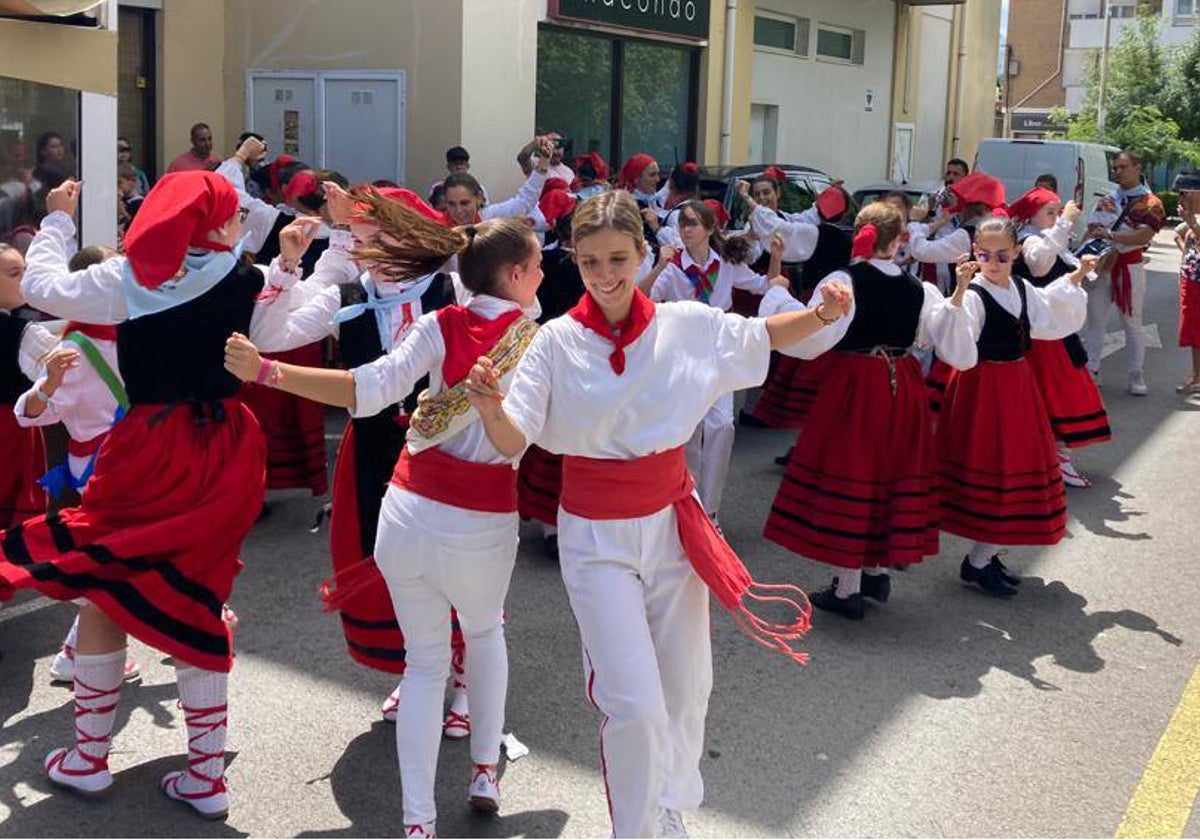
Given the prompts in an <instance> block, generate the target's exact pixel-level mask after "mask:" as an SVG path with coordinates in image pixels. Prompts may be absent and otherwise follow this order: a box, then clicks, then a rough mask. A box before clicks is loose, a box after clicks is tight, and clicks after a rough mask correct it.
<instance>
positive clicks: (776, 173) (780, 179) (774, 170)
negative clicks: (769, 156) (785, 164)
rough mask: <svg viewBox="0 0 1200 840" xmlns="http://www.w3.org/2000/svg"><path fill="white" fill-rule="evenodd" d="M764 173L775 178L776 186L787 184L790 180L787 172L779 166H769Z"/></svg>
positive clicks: (772, 178)
mask: <svg viewBox="0 0 1200 840" xmlns="http://www.w3.org/2000/svg"><path fill="white" fill-rule="evenodd" d="M763 175H765V176H766V177H768V178H770V179H771V180H773V181H774V182H775V184H776V186H779V185H782V184H786V183H787V180H788V176H787V173H786V172H784V171H783V170H782V169H780V168H779V167H778V166H768V167H767V168H766V169H764V170H763Z"/></svg>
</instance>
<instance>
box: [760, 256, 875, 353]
mask: <svg viewBox="0 0 1200 840" xmlns="http://www.w3.org/2000/svg"><path fill="white" fill-rule="evenodd" d="M849 279H850V276H849V275H848V274H846V273H845V272H843V271H835V272H834V273H833V274H831V275H829V276H828V277H826V278H825V279H824V280H822V281H821V282H820V283H818V284H817V288H816V289H815V290H814V291H813V296H812V299H811V300H810V301H809V304H808V306H805V305H804V304H803V303H801V302H800V301H798V300H796V299H795V298H794V297H792V295H791V293H790V292H788V289H787V286H786V285H785V283H786V282H787V280H786V278H783V277H776V278H772V280H771V284H772V286H773V288H771V289H770V290H769V291H768V292H767V294H766V296H765V297H763V299H762V303H760V304H759V307H758V315H759V317H760V318H766V319H767V323H768V325H770V323H771V319H772V318H777V317H779V316H780V315H782V314H786V315H796V314H811V315H812V316H813V321H812V324H810V326H812V329H810V330H808V331H807V332H804V333H803V334H802V335H800V337H799V338H797V339H795V340H794V341H785V342H783V343H780V344H776V342H775V340H774V339H775V336H774V335H772V342H771V349H772V350H778V351H779V352H780V353H783V354H784V355H785V356H792V357H793V358H797V359H815V358H817V356H820V355H821V354H822V353H824V352H826V351H828V350H830V349H832V348H833V347H834V346H835V345H836V344H837V343H838V342H839V341H841V340H842V339H843V338H845V336H846V331H847V330H848V329H850V324H851V322H852V321H853V320H854V313H855V306H854V298H853V295H849V301H848V303H847V308H846V309H845V310H844V311H842V310H841V309H840V305H839V300H840V298H841V297H842V293H843V290H844V291H845V292H846V293H848V292H849V289H850V286H849V285H848V282H849ZM831 287H832V288H831ZM827 294H828V295H830V296H831V297H832V298H833V300H831V301H830V302H829V303H826V295H827ZM818 313H819V314H818ZM839 313H841V314H839ZM805 323H809V322H807V321H806V322H805Z"/></svg>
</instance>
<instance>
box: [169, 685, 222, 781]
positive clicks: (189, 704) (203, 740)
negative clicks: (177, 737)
mask: <svg viewBox="0 0 1200 840" xmlns="http://www.w3.org/2000/svg"><path fill="white" fill-rule="evenodd" d="M175 679H176V681H177V682H178V683H179V704H180V705H181V706H182V707H183V714H184V717H185V719H186V720H187V732H188V772H187V773H186V774H185V775H184V777H183V778H182V779H180V780H179V789H180V790H181V791H184V792H187V793H191V792H195V791H197V790H204V789H206V788H208V787H210V786H212V785H217V784H218V783H221V781H222V777H223V776H224V774H225V736H226V732H227V730H228V724H227V715H228V712H227V706H226V703H227V700H228V696H229V675H228V674H225V673H222V672H220V671H205V670H203V669H201V668H193V667H190V666H189V667H185V668H180V667H176V668H175Z"/></svg>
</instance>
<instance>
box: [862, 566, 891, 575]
mask: <svg viewBox="0 0 1200 840" xmlns="http://www.w3.org/2000/svg"><path fill="white" fill-rule="evenodd" d="M862 571H863V574H864V575H871V576H872V577H874V576H876V575H886V574H887V573H888V570H887V569H885V568H884V567H883V566H868V567H866V568H864V569H863V570H862Z"/></svg>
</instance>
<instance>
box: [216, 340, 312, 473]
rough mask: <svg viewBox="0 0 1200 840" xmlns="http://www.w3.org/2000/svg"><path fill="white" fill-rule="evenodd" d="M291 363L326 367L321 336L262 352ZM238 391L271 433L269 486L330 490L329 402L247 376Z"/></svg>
mask: <svg viewBox="0 0 1200 840" xmlns="http://www.w3.org/2000/svg"><path fill="white" fill-rule="evenodd" d="M263 356H264V358H271V359H276V360H278V361H281V362H287V363H288V364H290V365H301V366H304V367H324V364H325V350H324V348H323V347H322V345H321V343H320V342H317V343H314V344H308V345H305V346H304V347H297V348H296V349H295V350H288V351H287V352H285V353H269V354H263ZM238 396H240V397H241V398H242V402H244V403H246V405H247V406H249V408H250V410H251V411H252V412H254V416H255V417H256V418H258V424H259V425H260V426H262V430H263V434H264V435H265V436H266V439H267V489H268V490H291V489H299V490H308V491H310V492H311V493H312V494H313V495H314V496H321V495H323V494H325V493H326V492H328V490H329V479H328V476H327V472H328V464H327V462H326V457H325V407H324V406H322V405H321V404H320V403H315V402H313V401H312V400H306V399H304V397H297V396H296V395H295V394H289V393H287V392H286V391H280V390H278V389H276V388H266V387H263V386H261V385H255V384H254V383H253V382H247V383H246V384H245V385H243V386H242V388H241V391H239V393H238Z"/></svg>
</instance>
